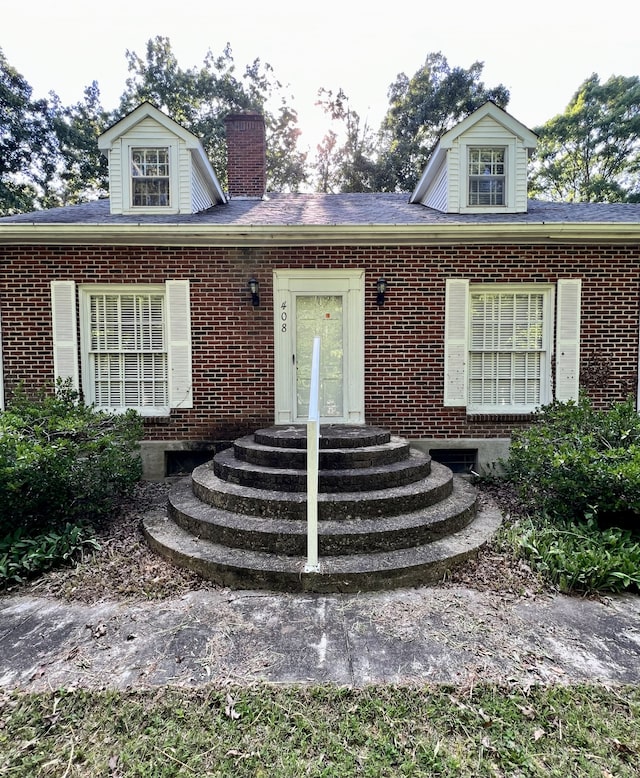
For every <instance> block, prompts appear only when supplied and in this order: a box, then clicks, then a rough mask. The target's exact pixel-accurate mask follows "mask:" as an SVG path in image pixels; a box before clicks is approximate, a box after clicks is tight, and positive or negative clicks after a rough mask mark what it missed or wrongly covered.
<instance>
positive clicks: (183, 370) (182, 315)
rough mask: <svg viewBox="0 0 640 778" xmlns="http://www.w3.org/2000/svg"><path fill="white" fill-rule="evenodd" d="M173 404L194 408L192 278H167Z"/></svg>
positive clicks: (170, 374) (170, 384)
mask: <svg viewBox="0 0 640 778" xmlns="http://www.w3.org/2000/svg"><path fill="white" fill-rule="evenodd" d="M166 290H167V334H168V338H167V341H168V343H167V345H168V354H169V405H170V406H171V408H192V407H193V388H192V382H191V311H190V303H189V282H188V281H167V283H166Z"/></svg>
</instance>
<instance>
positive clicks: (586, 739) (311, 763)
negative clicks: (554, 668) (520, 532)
mask: <svg viewBox="0 0 640 778" xmlns="http://www.w3.org/2000/svg"><path fill="white" fill-rule="evenodd" d="M0 701H1V702H0V712H1V714H2V715H1V719H0V773H1V774H2V775H3V776H7V778H9V777H10V776H20V777H21V778H22V777H26V776H29V778H40V777H41V776H42V777H44V776H56V778H72V776H91V778H94V777H95V776H111V778H120V777H121V778H129V776H151V777H152V778H162V777H164V776H166V778H170V777H171V778H175V777H176V776H198V778H208V777H209V776H233V777H234V778H243V776H247V777H248V776H252V777H255V778H258V776H265V777H266V776H268V777H269V778H284V777H285V776H290V777H291V778H301V776H318V777H319V776H326V778H338V777H339V776H344V777H345V778H347V777H349V778H351V777H352V776H372V777H373V776H376V778H378V777H382V776H456V778H467V777H468V778H472V777H473V778H480V776H508V777H509V778H517V777H518V776H545V777H547V778H548V777H549V776H557V777H558V778H578V777H579V776H594V778H595V777H597V778H612V777H613V776H616V778H623V777H624V776H629V777H630V778H631V777H632V776H633V777H635V778H637V776H638V774H639V773H638V769H639V768H638V764H640V721H639V719H640V689H638V688H630V687H622V688H616V689H606V688H602V687H599V686H592V685H582V686H572V687H567V686H552V687H532V688H528V689H523V688H511V687H496V686H476V687H474V688H468V689H460V688H454V687H443V686H430V687H419V688H415V687H402V686H396V687H390V686H371V687H367V688H364V689H352V688H336V687H314V688H308V687H297V686H287V687H274V686H265V685H256V686H249V687H245V688H236V687H233V686H229V687H226V688H213V687H208V688H203V689H198V690H191V689H173V688H171V689H161V690H153V691H131V692H113V691H104V692H89V691H80V690H75V691H52V692H49V693H44V694H21V693H14V694H10V695H5V696H4V697H3V698H0Z"/></svg>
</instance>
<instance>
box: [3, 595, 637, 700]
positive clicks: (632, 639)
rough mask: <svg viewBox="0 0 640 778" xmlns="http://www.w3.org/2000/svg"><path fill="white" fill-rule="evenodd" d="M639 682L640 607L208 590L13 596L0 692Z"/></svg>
mask: <svg viewBox="0 0 640 778" xmlns="http://www.w3.org/2000/svg"><path fill="white" fill-rule="evenodd" d="M487 680H491V681H501V682H506V683H514V684H519V685H531V684H537V683H543V684H547V683H574V682H584V681H593V682H602V683H611V684H618V683H638V682H639V681H640V597H637V596H632V595H628V596H619V597H612V598H609V599H606V600H599V601H596V600H581V599H577V598H569V597H564V596H555V597H536V598H533V597H529V598H518V597H515V596H514V597H498V596H497V595H495V594H493V593H490V592H478V591H476V590H472V589H465V588H454V587H452V588H423V589H404V590H399V591H393V592H384V593H376V594H363V595H344V594H343V595H314V594H299V595H295V594H273V593H263V592H252V591H248V592H247V591H244V592H236V591H230V590H222V591H197V592H192V593H190V594H188V595H186V596H184V597H181V598H177V599H173V600H167V601H162V602H149V603H130V604H127V603H121V602H118V603H116V602H104V603H99V604H97V605H81V604H77V603H64V602H62V601H58V600H53V599H47V598H34V597H26V596H9V597H2V598H0V688H2V689H5V690H9V689H14V688H17V689H23V690H33V691H35V690H44V689H50V688H59V687H62V686H64V687H88V688H118V689H125V688H144V687H155V686H160V685H167V684H169V685H175V686H189V687H192V686H200V685H204V684H207V683H216V684H220V683H248V682H256V681H264V682H270V683H287V684H288V683H297V684H319V683H332V684H339V685H353V686H362V685H365V684H369V683H410V684H420V683H453V684H473V683H476V682H480V681H487Z"/></svg>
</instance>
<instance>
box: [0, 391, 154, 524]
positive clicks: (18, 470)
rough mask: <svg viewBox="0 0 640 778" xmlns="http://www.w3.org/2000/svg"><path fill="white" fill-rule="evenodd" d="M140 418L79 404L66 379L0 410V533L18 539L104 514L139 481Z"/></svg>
mask: <svg viewBox="0 0 640 778" xmlns="http://www.w3.org/2000/svg"><path fill="white" fill-rule="evenodd" d="M141 436H142V423H141V419H140V417H139V416H138V415H137V414H136V413H134V412H128V413H125V414H121V415H111V414H105V413H101V412H97V411H96V410H94V409H92V408H89V407H87V406H84V405H82V404H81V403H79V402H78V395H77V393H76V392H74V391H73V390H72V389H71V388H70V386H69V384H68V383H67V384H58V386H57V387H56V392H55V394H49V395H46V394H43V395H40V396H39V397H37V398H35V399H32V398H29V397H28V396H27V395H26V394H25V393H24V392H23V391H20V392H18V393H16V395H15V397H14V398H13V400H12V401H11V403H10V405H9V407H8V409H7V410H6V411H5V412H4V413H2V414H0V538H1V537H3V536H7V535H11V534H12V533H14V532H16V531H17V530H20V531H22V532H23V535H24V536H25V537H28V536H34V535H36V534H38V533H42V532H43V531H45V530H51V529H53V530H59V529H60V528H63V527H65V526H66V525H67V524H74V525H87V524H90V523H92V522H96V521H98V520H100V519H101V518H103V517H105V516H107V515H108V514H109V513H110V512H111V511H112V510H113V508H114V506H115V504H116V503H117V501H118V500H119V499H120V498H121V497H123V496H125V495H126V494H128V493H130V491H131V490H132V489H133V487H134V485H135V484H136V483H137V482H138V481H139V479H140V476H141V473H142V466H141V460H140V454H139V441H140V438H141Z"/></svg>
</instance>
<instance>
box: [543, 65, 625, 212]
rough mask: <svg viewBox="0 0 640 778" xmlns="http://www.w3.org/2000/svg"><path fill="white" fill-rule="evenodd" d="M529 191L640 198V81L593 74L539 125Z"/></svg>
mask: <svg viewBox="0 0 640 778" xmlns="http://www.w3.org/2000/svg"><path fill="white" fill-rule="evenodd" d="M536 132H537V133H538V135H539V143H538V149H537V154H536V162H535V163H534V165H533V175H532V176H531V179H530V193H531V194H532V195H534V196H542V197H545V198H547V199H550V200H559V201H564V202H567V201H568V202H571V201H578V202H580V201H582V202H595V201H599V202H624V201H634V202H638V201H640V176H639V173H640V79H639V78H638V77H637V76H633V77H631V78H625V77H622V76H612V77H611V78H610V79H609V80H608V81H607V82H606V83H605V84H600V79H599V77H598V76H597V75H596V74H593V75H592V76H590V77H589V78H588V79H587V80H586V81H584V83H583V84H582V85H581V86H580V88H579V89H578V91H577V92H576V93H575V95H574V96H573V98H572V99H571V102H570V103H569V105H568V106H567V108H566V110H565V112H564V113H563V114H560V115H558V116H556V117H554V118H553V119H551V120H550V121H548V122H547V123H546V124H545V125H543V126H542V127H539V128H536Z"/></svg>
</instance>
